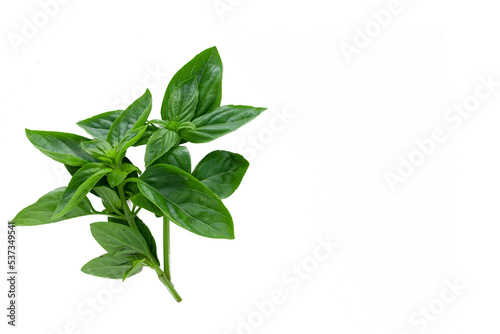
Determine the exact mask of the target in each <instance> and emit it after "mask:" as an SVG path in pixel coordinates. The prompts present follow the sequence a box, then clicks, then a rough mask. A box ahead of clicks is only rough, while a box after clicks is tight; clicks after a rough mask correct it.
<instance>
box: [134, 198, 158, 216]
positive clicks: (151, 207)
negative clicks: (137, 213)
mask: <svg viewBox="0 0 500 334" xmlns="http://www.w3.org/2000/svg"><path fill="white" fill-rule="evenodd" d="M130 200H131V201H132V203H134V205H136V206H138V207H140V208H143V209H145V210H148V211H150V212H152V213H154V214H155V216H156V217H162V216H163V212H162V211H161V210H160V209H159V208H158V207H157V206H156V205H155V204H154V203H153V202H151V201H150V200H149V199H147V198H146V196H144V195H143V194H141V193H139V194H135V195H134V196H132V197H130Z"/></svg>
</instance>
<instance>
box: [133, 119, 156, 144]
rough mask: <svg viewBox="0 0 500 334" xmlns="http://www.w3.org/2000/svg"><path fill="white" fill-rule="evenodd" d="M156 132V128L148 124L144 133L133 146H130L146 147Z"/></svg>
mask: <svg viewBox="0 0 500 334" xmlns="http://www.w3.org/2000/svg"><path fill="white" fill-rule="evenodd" d="M157 130H158V127H157V126H154V125H153V124H148V125H147V128H146V131H144V133H143V134H142V137H141V139H139V140H138V141H137V142H136V143H135V144H134V145H132V146H141V145H146V144H147V143H148V141H149V138H151V136H152V135H153V133H155V132H156V131H157Z"/></svg>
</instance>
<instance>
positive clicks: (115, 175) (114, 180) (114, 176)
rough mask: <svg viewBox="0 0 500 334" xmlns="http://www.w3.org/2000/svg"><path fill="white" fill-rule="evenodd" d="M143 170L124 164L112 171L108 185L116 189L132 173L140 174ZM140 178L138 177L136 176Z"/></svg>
mask: <svg viewBox="0 0 500 334" xmlns="http://www.w3.org/2000/svg"><path fill="white" fill-rule="evenodd" d="M140 171H141V170H140V169H139V168H137V167H136V166H134V165H132V164H129V163H124V164H122V165H121V166H120V167H118V168H115V169H113V170H112V171H111V173H109V174H108V176H107V178H108V183H109V185H110V186H111V187H112V188H114V187H116V186H117V185H119V184H120V183H122V182H123V181H125V179H126V178H127V176H128V175H129V174H130V173H132V172H140ZM135 176H138V175H135Z"/></svg>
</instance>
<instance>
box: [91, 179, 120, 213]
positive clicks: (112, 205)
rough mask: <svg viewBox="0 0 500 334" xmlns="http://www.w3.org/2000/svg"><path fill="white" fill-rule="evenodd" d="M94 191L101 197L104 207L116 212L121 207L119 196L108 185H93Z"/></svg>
mask: <svg viewBox="0 0 500 334" xmlns="http://www.w3.org/2000/svg"><path fill="white" fill-rule="evenodd" d="M108 175H109V174H108ZM94 191H95V192H96V193H97V195H98V196H99V197H100V198H101V199H102V202H103V204H104V206H105V207H106V209H108V210H112V211H114V212H116V211H117V210H118V209H120V208H121V207H122V202H121V200H120V197H118V194H117V193H116V192H115V191H114V190H113V189H110V188H108V187H94Z"/></svg>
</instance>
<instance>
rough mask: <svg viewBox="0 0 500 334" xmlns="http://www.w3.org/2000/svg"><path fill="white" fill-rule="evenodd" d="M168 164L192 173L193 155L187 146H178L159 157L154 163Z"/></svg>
mask: <svg viewBox="0 0 500 334" xmlns="http://www.w3.org/2000/svg"><path fill="white" fill-rule="evenodd" d="M158 164H167V165H172V166H175V167H177V168H180V169H182V170H183V171H185V172H186V173H188V174H190V173H191V155H190V154H189V150H188V149H187V147H186V146H176V147H173V148H171V149H170V150H169V151H168V152H167V153H165V154H164V155H162V156H161V157H160V158H159V159H157V160H156V161H155V162H154V163H153V165H158Z"/></svg>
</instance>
